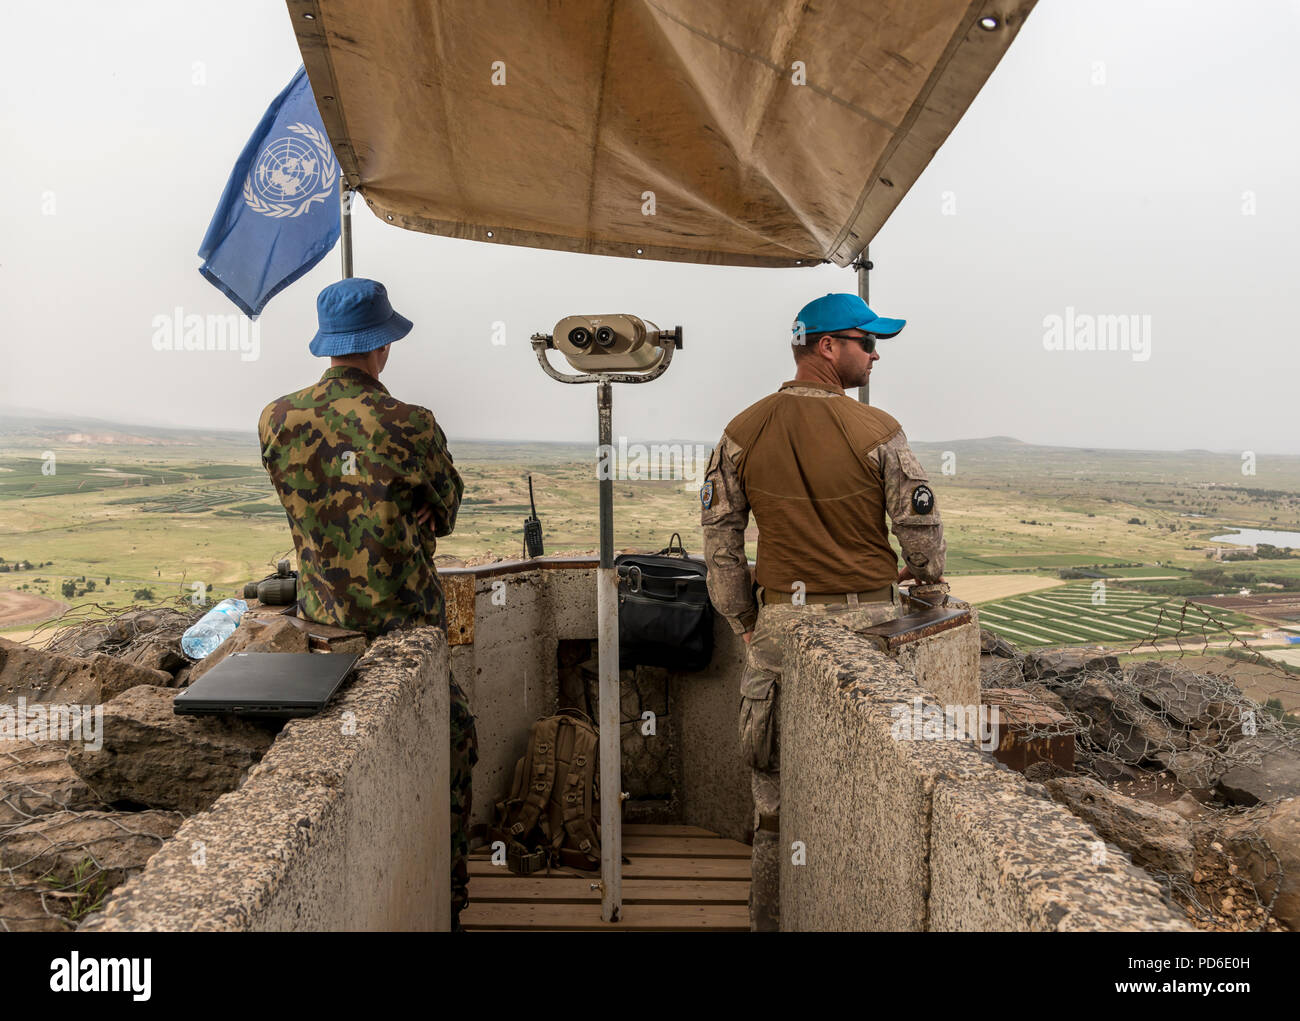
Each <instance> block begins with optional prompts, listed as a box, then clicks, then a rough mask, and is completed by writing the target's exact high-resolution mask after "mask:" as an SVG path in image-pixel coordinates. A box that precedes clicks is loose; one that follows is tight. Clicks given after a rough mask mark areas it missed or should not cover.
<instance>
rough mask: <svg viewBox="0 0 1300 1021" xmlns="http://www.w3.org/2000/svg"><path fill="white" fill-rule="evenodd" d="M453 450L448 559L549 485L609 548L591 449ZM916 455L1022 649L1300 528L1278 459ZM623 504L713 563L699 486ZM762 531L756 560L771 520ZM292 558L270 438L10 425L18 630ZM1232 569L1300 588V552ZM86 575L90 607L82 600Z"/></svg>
mask: <svg viewBox="0 0 1300 1021" xmlns="http://www.w3.org/2000/svg"><path fill="white" fill-rule="evenodd" d="M451 449H452V451H453V453H454V455H455V458H456V466H457V468H458V470H459V471H460V473H461V475H462V477H463V478H464V481H465V497H464V500H463V502H462V505H461V508H460V512H459V514H458V517H457V521H456V528H455V532H454V533H453V534H452V535H451V536H449V537H447V538H444V539H440V540H439V553H440V554H442V555H443V558H451V560H461V561H466V560H483V559H491V558H514V557H518V556H520V555H521V553H522V546H523V538H522V536H523V527H522V526H523V520H524V518H525V517H526V516H527V514H528V512H529V505H528V476H529V475H530V474H531V475H532V477H533V482H534V488H535V490H536V499H537V511H538V514H539V516H540V517H541V520H542V526H543V533H544V537H545V544H546V551H547V552H548V553H559V552H569V551H592V550H593V549H594V548H595V545H596V532H597V529H596V506H597V501H596V481H595V473H594V467H593V462H594V451H593V449H592V448H591V447H590V446H588V445H585V444H549V443H535V442H525V443H518V444H512V443H493V442H476V441H463V440H455V439H453V440H452V441H451ZM915 449H916V451H917V454H918V456H919V457H920V459H921V461H922V463H923V464H924V465H925V466H926V467H927V469H929V471H930V477H931V481H932V485H933V486H934V488H935V490H936V492H937V494H938V496H939V506H940V510H941V513H942V514H943V520H944V525H945V533H946V536H947V540H948V547H949V552H948V561H947V575H948V577H949V579H950V580H951V581H952V582H953V587H954V591H955V592H956V594H958V595H959V596H962V595H965V596H967V597H969V598H970V599H971V601H974V602H977V603H979V604H980V606H981V613H982V615H983V619H984V621H985V623H986V624H987V625H988V626H989V627H991V628H993V629H994V630H998V631H1001V632H1002V633H1004V634H1005V635H1006V637H1008V638H1009V639H1011V640H1013V641H1015V642H1016V643H1017V644H1021V645H1040V644H1058V643H1079V642H1087V643H1092V642H1105V643H1110V644H1112V645H1116V646H1120V647H1123V646H1125V645H1133V644H1136V643H1137V642H1138V641H1140V640H1141V639H1142V638H1144V637H1145V636H1146V635H1148V634H1149V633H1150V632H1151V631H1152V629H1153V628H1154V627H1155V622H1156V618H1157V617H1158V615H1159V609H1160V608H1161V607H1166V608H1170V607H1178V606H1181V605H1182V602H1183V600H1182V599H1181V598H1180V597H1178V596H1176V595H1174V594H1173V593H1172V592H1170V593H1161V592H1159V591H1158V589H1159V587H1160V586H1162V585H1164V586H1176V585H1180V584H1186V582H1185V579H1187V578H1189V577H1190V576H1189V574H1188V572H1189V571H1190V570H1195V569H1198V568H1204V567H1206V566H1207V565H1208V562H1207V561H1206V559H1205V558H1206V549H1207V548H1208V547H1209V546H1210V545H1211V544H1210V543H1209V542H1208V539H1209V537H1210V536H1212V535H1216V534H1220V533H1221V532H1223V531H1226V530H1228V529H1229V528H1231V527H1233V526H1240V527H1262V528H1278V529H1282V528H1297V527H1300V458H1296V457H1290V458H1265V457H1261V458H1260V460H1259V475H1258V476H1257V477H1255V478H1253V479H1250V480H1245V481H1248V482H1249V485H1246V484H1245V481H1243V480H1242V476H1241V475H1240V471H1239V467H1238V464H1237V461H1236V459H1234V458H1233V457H1231V456H1229V455H1215V454H1210V453H1207V452H1184V453H1181V454H1175V453H1169V454H1158V455H1157V454H1152V453H1142V452H1131V451H1067V450H1063V449H1061V448H1047V447H1033V446H1030V445H1027V444H1019V443H1017V442H1016V441H1011V440H1003V439H992V440H985V441H961V442H957V443H953V444H947V445H941V444H916V445H915ZM954 465H955V467H956V470H955V471H950V473H949V474H945V473H944V470H943V469H944V468H945V467H947V468H949V469H951V468H952V467H953V466H954ZM1234 472H1235V475H1234ZM614 506H615V544H616V546H618V547H619V548H632V549H651V550H653V549H659V548H660V547H662V546H664V545H666V544H667V542H668V538H669V536H670V535H671V534H672V533H673V532H674V531H676V532H680V533H681V535H682V538H683V540H684V541H685V544H686V547H687V549H688V550H690V551H692V552H696V553H698V552H699V551H700V532H699V503H698V498H697V493H696V490H695V486H694V484H693V482H692V480H690V479H677V480H669V479H663V480H644V481H625V480H619V481H616V482H615V483H614ZM746 538H747V545H748V552H749V555H750V556H751V557H753V556H754V555H755V553H756V539H757V531H756V529H755V528H754V527H753V525H752V523H751V527H750V529H749V531H748V532H747V534H746ZM291 553H292V539H291V537H290V534H289V530H288V527H287V523H286V522H285V518H284V514H283V511H282V510H281V509H280V506H279V502H278V500H277V499H276V496H275V493H274V491H273V489H272V487H271V485H270V483H269V481H268V480H267V477H266V474H265V472H264V471H263V470H262V467H261V464H260V459H259V456H258V449H257V441H256V437H255V436H253V435H252V434H250V433H210V434H204V433H186V432H183V431H181V430H172V431H167V430H162V429H142V428H134V427H133V428H128V427H124V426H114V425H112V424H109V423H99V424H96V425H95V427H94V428H93V430H92V429H90V428H83V429H82V430H81V431H80V432H78V433H76V434H72V433H69V432H68V430H67V429H62V430H60V429H59V428H56V427H53V426H51V425H49V424H48V423H45V424H42V423H36V424H32V423H26V424H25V425H22V426H21V427H15V426H13V424H12V423H10V424H9V426H8V427H6V424H5V423H4V422H3V421H0V593H4V592H9V593H13V594H15V596H21V597H22V598H18V599H14V600H10V601H9V602H8V603H5V604H0V606H2V605H12V606H13V608H14V611H15V614H17V613H19V612H20V611H21V614H22V616H21V620H22V622H23V623H22V627H21V629H20V628H19V618H18V617H17V616H14V617H12V618H8V619H3V618H0V632H3V631H4V630H5V629H6V628H8V629H9V630H10V632H11V633H25V631H26V630H29V629H30V626H31V623H30V617H31V614H32V612H33V610H32V608H33V607H37V608H40V607H44V608H46V610H47V612H54V610H55V609H56V608H58V607H60V606H62V605H65V604H71V605H72V606H73V607H74V608H75V607H77V606H83V607H84V606H89V605H92V604H93V605H98V606H101V607H103V608H105V609H112V608H120V607H122V606H126V605H130V604H131V603H133V602H135V601H138V600H139V598H140V594H141V593H142V592H143V593H147V594H148V595H150V596H152V597H153V598H155V599H164V598H175V597H180V596H190V595H191V594H192V592H193V587H194V585H195V584H196V583H198V584H201V585H202V586H203V587H204V590H205V591H210V592H212V593H213V594H216V595H224V594H228V593H230V592H231V591H233V590H235V589H236V588H237V587H239V586H241V585H242V583H243V582H245V581H249V580H254V579H257V578H261V577H263V576H264V575H266V574H267V573H269V572H270V571H271V570H272V569H273V566H274V563H275V561H276V560H277V559H278V558H280V557H282V556H286V555H289V554H291ZM448 562H450V561H448ZM18 565H30V566H18ZM1222 566H1223V567H1224V568H1225V569H1229V570H1233V571H1254V572H1259V573H1260V574H1261V575H1264V576H1267V577H1283V578H1295V579H1297V580H1298V581H1300V559H1296V558H1293V559H1290V560H1270V561H1267V562H1265V561H1259V562H1246V563H1240V564H1224V565H1222ZM15 568H17V569H15ZM1064 570H1075V571H1083V572H1097V573H1104V574H1105V575H1107V576H1108V578H1110V579H1113V580H1108V581H1107V583H1106V585H1107V588H1106V593H1107V598H1106V603H1105V604H1104V605H1093V603H1092V592H1093V589H1092V588H1091V584H1090V582H1089V581H1086V580H1083V581H1080V580H1065V581H1063V579H1062V578H1061V577H1060V573H1061V572H1062V571H1064ZM1089 576H1091V574H1090V575H1089ZM1149 579H1168V580H1164V581H1159V580H1157V581H1151V580H1149ZM69 582H71V583H72V587H73V590H74V592H75V593H76V595H75V596H74V597H73V598H67V597H65V596H64V594H63V592H64V588H65V586H66V585H67V584H68V583H69ZM92 582H93V583H94V584H93V587H92V585H91V583H92ZM1203 587H1206V586H1203ZM1139 589H1145V590H1146V591H1140V590H1139ZM1222 591H1223V593H1224V594H1233V595H1235V594H1236V588H1235V587H1228V588H1224V589H1223V590H1222ZM1216 612H1217V611H1216ZM1220 616H1221V617H1222V618H1223V619H1225V621H1228V622H1230V623H1231V625H1232V626H1234V627H1240V626H1242V625H1244V624H1245V623H1246V618H1244V617H1240V616H1232V615H1231V614H1229V613H1227V612H1225V613H1223V614H1220ZM1168 630H1169V629H1168V628H1164V629H1161V630H1160V634H1161V635H1162V636H1163V635H1167V634H1168Z"/></svg>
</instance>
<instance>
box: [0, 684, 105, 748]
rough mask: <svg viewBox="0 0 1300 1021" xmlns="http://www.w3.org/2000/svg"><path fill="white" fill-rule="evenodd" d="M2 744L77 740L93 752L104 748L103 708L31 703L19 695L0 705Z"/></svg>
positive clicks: (100, 706) (0, 736)
mask: <svg viewBox="0 0 1300 1021" xmlns="http://www.w3.org/2000/svg"><path fill="white" fill-rule="evenodd" d="M0 740H2V741H38V742H45V741H66V742H68V743H71V742H73V741H80V742H81V743H82V744H83V745H84V746H85V747H86V748H89V749H90V750H91V751H93V752H97V751H99V750H100V749H101V748H103V747H104V707H103V706H102V705H63V704H61V703H55V702H33V703H32V704H31V705H30V706H29V705H28V703H27V699H26V698H25V697H24V696H22V695H19V696H18V700H17V702H16V703H15V704H13V705H10V704H8V703H4V704H0Z"/></svg>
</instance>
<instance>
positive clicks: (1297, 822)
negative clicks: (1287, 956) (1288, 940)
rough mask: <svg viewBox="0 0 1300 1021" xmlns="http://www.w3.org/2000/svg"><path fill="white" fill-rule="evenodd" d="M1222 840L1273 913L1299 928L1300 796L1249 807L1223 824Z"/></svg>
mask: <svg viewBox="0 0 1300 1021" xmlns="http://www.w3.org/2000/svg"><path fill="white" fill-rule="evenodd" d="M1223 840H1224V841H1225V842H1226V843H1227V845H1228V848H1229V850H1230V853H1231V854H1232V856H1233V857H1234V858H1236V859H1237V861H1238V862H1239V863H1240V865H1241V868H1242V869H1243V870H1244V871H1245V873H1246V875H1247V876H1248V877H1249V878H1250V881H1251V883H1252V884H1253V885H1254V887H1255V893H1256V895H1257V896H1258V897H1259V899H1260V900H1261V901H1262V902H1263V903H1264V904H1268V902H1269V901H1270V900H1272V899H1273V897H1274V895H1276V897H1277V899H1276V900H1274V901H1273V916H1274V917H1275V918H1276V919H1277V920H1278V921H1280V922H1281V923H1282V924H1283V925H1286V926H1287V927H1288V928H1291V929H1293V930H1294V929H1300V798H1287V799H1286V800H1285V801H1279V802H1277V803H1275V804H1271V805H1260V806H1258V807H1256V808H1252V809H1248V810H1247V811H1246V812H1243V813H1242V814H1241V815H1239V816H1236V817H1235V818H1233V819H1230V820H1229V821H1228V822H1226V823H1225V824H1224V826H1223Z"/></svg>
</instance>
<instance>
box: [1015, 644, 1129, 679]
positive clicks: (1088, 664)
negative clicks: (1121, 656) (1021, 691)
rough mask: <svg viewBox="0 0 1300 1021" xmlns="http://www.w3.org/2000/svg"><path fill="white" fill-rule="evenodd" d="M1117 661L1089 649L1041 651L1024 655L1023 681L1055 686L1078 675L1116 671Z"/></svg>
mask: <svg viewBox="0 0 1300 1021" xmlns="http://www.w3.org/2000/svg"><path fill="white" fill-rule="evenodd" d="M1118 669H1119V660H1118V659H1116V658H1115V657H1114V656H1101V655H1098V654H1097V653H1096V652H1093V651H1092V650H1090V649H1043V650H1041V651H1038V652H1030V653H1026V654H1025V679H1026V680H1029V681H1042V682H1043V683H1044V684H1047V685H1049V686H1055V685H1056V684H1057V683H1059V682H1061V681H1068V680H1070V679H1071V678H1073V677H1075V676H1077V675H1078V674H1081V673H1084V672H1093V671H1106V670H1118Z"/></svg>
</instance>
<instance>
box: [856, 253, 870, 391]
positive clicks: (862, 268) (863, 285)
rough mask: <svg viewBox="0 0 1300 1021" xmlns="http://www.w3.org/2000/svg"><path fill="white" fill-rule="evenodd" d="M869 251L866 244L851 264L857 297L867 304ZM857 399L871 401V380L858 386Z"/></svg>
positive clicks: (868, 293)
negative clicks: (856, 274) (856, 281)
mask: <svg viewBox="0 0 1300 1021" xmlns="http://www.w3.org/2000/svg"><path fill="white" fill-rule="evenodd" d="M870 252H871V246H870V245H868V246H867V247H866V248H864V249H862V254H861V255H859V256H858V261H857V262H855V263H854V264H853V265H854V267H855V268H856V269H857V271H858V297H859V298H861V299H862V300H863V301H864V302H865V303H866V304H868V305H870V304H871V281H870V279H869V278H868V274H870V272H871V259H870V257H869V255H870ZM858 400H859V401H861V402H862V403H863V404H870V403H871V380H867V381H866V382H865V383H863V384H862V385H861V386H860V387H858Z"/></svg>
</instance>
